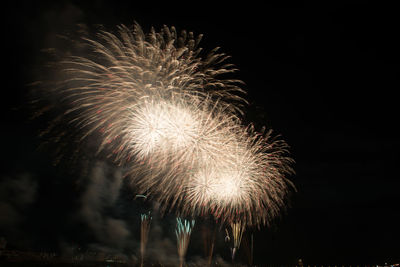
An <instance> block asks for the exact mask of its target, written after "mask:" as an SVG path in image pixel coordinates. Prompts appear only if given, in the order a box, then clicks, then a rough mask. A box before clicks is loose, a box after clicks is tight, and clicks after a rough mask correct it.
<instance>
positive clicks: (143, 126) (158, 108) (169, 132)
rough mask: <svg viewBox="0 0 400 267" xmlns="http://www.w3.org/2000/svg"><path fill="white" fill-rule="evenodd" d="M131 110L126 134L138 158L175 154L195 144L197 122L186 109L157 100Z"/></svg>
mask: <svg viewBox="0 0 400 267" xmlns="http://www.w3.org/2000/svg"><path fill="white" fill-rule="evenodd" d="M135 109H136V110H135V112H132V117H131V118H129V119H130V120H131V123H130V125H129V126H128V129H127V131H128V132H129V133H130V135H131V142H132V147H133V150H134V151H136V153H137V154H138V155H139V156H143V157H147V156H149V155H151V154H152V153H161V154H166V153H174V152H178V151H181V150H182V149H185V148H188V147H190V146H193V143H194V142H195V141H196V138H197V136H198V129H199V128H200V122H199V120H198V119H197V120H196V118H195V117H194V115H195V114H194V113H193V112H190V110H189V109H188V108H187V107H186V108H185V107H183V106H180V105H179V104H176V103H168V102H166V101H163V100H158V101H145V103H144V104H141V105H140V106H138V107H135Z"/></svg>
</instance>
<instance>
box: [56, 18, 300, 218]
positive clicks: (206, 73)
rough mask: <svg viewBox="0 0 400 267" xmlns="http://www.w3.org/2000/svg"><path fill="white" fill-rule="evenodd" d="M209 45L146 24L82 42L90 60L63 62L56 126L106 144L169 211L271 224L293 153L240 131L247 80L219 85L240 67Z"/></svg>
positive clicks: (137, 182)
mask: <svg viewBox="0 0 400 267" xmlns="http://www.w3.org/2000/svg"><path fill="white" fill-rule="evenodd" d="M200 40H201V36H198V37H195V36H194V35H193V33H187V32H185V31H183V32H182V33H181V34H177V32H176V30H175V28H174V27H170V28H169V27H164V28H162V30H161V31H160V32H155V30H154V29H151V31H150V33H149V34H147V35H146V34H144V33H143V31H142V29H141V28H140V27H139V25H135V26H134V28H133V30H131V29H128V28H127V27H125V26H120V27H119V33H118V34H112V33H110V32H106V31H101V32H100V33H99V34H98V36H97V37H96V38H83V43H84V44H85V45H86V46H85V47H86V48H87V49H88V51H89V53H88V54H87V55H85V56H84V57H82V56H68V57H67V58H66V59H63V60H62V61H61V63H60V65H61V67H60V69H61V70H62V71H61V73H62V75H60V78H59V80H58V83H57V86H55V87H54V88H53V89H54V90H51V94H50V95H51V97H52V98H54V99H57V100H58V102H57V105H59V106H57V108H59V109H61V110H62V113H61V115H60V116H59V117H57V118H56V120H55V121H54V124H57V123H58V122H59V121H65V120H66V121H67V122H68V123H69V124H70V125H72V126H73V127H74V128H75V129H76V132H77V137H78V140H79V141H80V142H83V141H85V140H86V141H87V140H91V141H92V140H93V139H97V140H99V141H98V142H94V143H95V145H94V146H95V148H96V150H97V151H98V152H99V153H100V152H103V153H104V154H106V155H107V156H108V157H110V158H112V159H113V160H115V162H117V163H119V164H123V165H124V166H126V167H127V169H128V172H127V176H129V177H130V179H131V181H132V184H134V185H135V187H136V189H137V190H138V191H140V192H139V193H144V192H145V193H146V194H147V195H150V196H151V197H152V198H153V199H155V200H156V201H158V202H160V203H161V204H162V209H163V210H166V209H167V208H176V209H177V210H178V213H180V214H183V215H190V216H194V215H201V214H205V213H211V214H212V215H213V216H215V217H216V218H218V219H219V220H220V221H223V222H228V223H232V222H236V221H241V222H242V223H243V224H247V225H259V224H265V223H268V221H269V220H270V219H271V218H273V217H275V216H276V215H277V214H278V213H279V211H280V210H281V208H283V207H284V199H285V196H286V193H287V188H288V185H290V182H288V181H287V180H286V179H285V176H286V175H287V174H290V173H291V172H292V169H291V167H290V163H291V159H290V158H289V157H288V156H287V148H288V147H287V145H286V143H285V142H283V141H282V140H277V139H274V138H273V137H272V135H271V133H270V132H268V133H267V134H265V135H260V134H256V133H255V131H254V130H253V129H252V127H247V128H244V127H243V126H241V123H240V119H239V117H240V115H241V114H242V111H241V108H242V105H243V104H244V103H245V101H244V100H243V99H242V98H241V97H240V95H241V94H242V93H243V90H242V89H241V88H240V87H239V85H240V84H241V82H240V81H238V80H234V79H222V78H219V77H221V75H222V74H227V73H232V72H234V71H235V70H236V69H235V68H234V67H233V66H232V65H230V64H226V63H225V61H226V59H227V58H228V57H227V56H226V55H225V54H223V53H218V50H217V49H215V50H212V51H211V52H210V53H209V54H208V55H206V56H205V57H201V56H200V54H201V53H200V51H201V48H199V46H198V44H199V42H200ZM53 126H54V125H52V127H53ZM68 130H70V129H68ZM65 132H66V131H65V130H64V131H63V133H62V134H60V135H59V136H58V139H62V138H63V136H64V133H65Z"/></svg>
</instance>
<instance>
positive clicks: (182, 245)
mask: <svg viewBox="0 0 400 267" xmlns="http://www.w3.org/2000/svg"><path fill="white" fill-rule="evenodd" d="M194 224H195V220H187V219H183V220H182V219H181V218H180V217H177V218H176V230H175V234H176V242H177V248H178V255H179V266H180V267H182V266H183V264H184V262H185V255H186V251H187V248H188V246H189V241H190V235H191V233H192V230H193V227H194Z"/></svg>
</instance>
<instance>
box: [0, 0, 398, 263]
mask: <svg viewBox="0 0 400 267" xmlns="http://www.w3.org/2000/svg"><path fill="white" fill-rule="evenodd" d="M80 2H81V1H57V3H53V1H41V2H40V3H39V4H37V3H34V2H32V3H31V2H21V1H14V2H13V4H9V5H8V6H7V8H6V9H5V10H3V13H5V16H3V20H4V22H3V23H2V25H3V31H2V38H3V44H5V47H3V61H2V62H3V64H4V66H5V69H6V72H5V75H4V71H3V79H2V84H3V86H2V97H1V109H2V112H1V121H2V131H1V140H2V141H3V146H2V153H1V155H2V158H1V161H2V168H1V174H0V175H1V176H0V186H1V187H0V193H1V194H0V212H1V213H0V236H6V237H7V240H9V244H10V246H16V247H24V246H26V247H29V246H32V244H35V245H37V244H40V246H43V247H46V246H52V245H54V244H55V243H58V244H59V243H60V242H61V241H60V240H64V241H63V242H64V243H68V242H72V241H71V240H68V238H67V236H71V235H72V236H73V234H71V233H72V232H74V233H76V231H79V229H83V228H82V227H84V226H82V224H85V222H86V221H85V220H83V219H79V218H77V217H79V216H77V215H76V213H75V212H74V209H77V207H79V205H80V203H81V202H79V201H81V200H82V195H85V192H86V193H87V191H85V190H83V193H82V191H79V190H77V189H76V188H77V186H76V184H74V182H66V180H68V179H67V177H68V175H67V174H65V173H63V172H62V171H60V170H59V169H57V168H55V167H53V166H52V165H51V160H50V159H49V158H50V156H49V155H48V154H46V152H43V151H38V150H37V149H36V147H37V145H38V142H39V141H38V139H37V138H36V137H35V132H36V131H37V128H38V126H37V125H35V124H34V123H32V122H30V121H29V120H28V119H27V117H28V115H29V113H28V111H27V110H28V109H27V103H26V100H27V98H26V94H27V90H28V87H27V86H26V85H27V84H29V83H30V82H31V81H34V80H35V75H34V73H35V71H36V69H37V67H38V66H39V65H40V64H41V63H42V58H41V56H42V54H41V53H40V50H41V49H43V48H47V47H51V46H54V45H55V44H56V41H55V40H56V38H55V36H56V34H61V33H65V32H68V31H71V30H73V29H74V25H75V24H76V23H85V24H88V25H94V24H103V25H105V27H106V28H107V29H109V30H115V25H118V24H121V23H123V24H126V25H130V24H132V23H133V22H134V21H137V22H138V23H139V24H141V25H142V26H143V27H144V28H145V29H149V28H150V26H155V27H156V29H159V27H161V26H162V25H163V24H166V25H171V26H172V25H173V26H175V27H176V28H177V29H178V30H182V29H186V30H190V31H193V32H194V33H195V34H200V33H202V34H204V35H205V36H204V38H203V41H202V43H201V46H202V47H204V48H205V50H206V51H209V50H210V49H212V48H214V47H216V46H220V47H221V48H222V49H221V51H224V52H226V53H227V54H230V55H231V56H232V59H231V62H232V63H234V64H235V65H236V66H237V67H238V68H239V69H240V71H239V72H238V73H237V75H236V77H237V78H239V79H241V80H243V81H244V82H245V83H246V85H245V89H246V90H247V91H248V92H249V93H248V99H249V101H250V106H249V107H248V110H247V117H246V119H248V120H249V121H253V122H254V123H255V124H256V125H258V126H262V125H267V126H268V127H270V128H272V129H274V130H275V132H277V133H280V134H281V135H282V136H283V138H284V139H285V140H286V141H287V142H288V143H289V145H290V146H291V152H292V155H293V157H294V159H295V160H296V164H295V170H296V173H297V174H296V175H295V176H293V177H291V180H292V181H293V182H294V183H295V185H296V187H297V190H298V192H297V193H296V194H294V195H293V197H292V200H291V207H290V208H289V209H288V211H287V213H286V214H285V215H283V217H282V219H281V220H279V221H278V222H277V223H276V225H275V226H274V227H272V228H271V229H263V230H262V231H260V232H258V234H257V236H256V246H255V261H256V262H259V263H267V262H278V263H294V262H295V261H296V259H298V258H303V261H304V262H305V264H307V263H309V264H314V263H316V264H346V263H353V264H357V263H359V264H363V263H380V264H383V263H384V262H388V263H393V262H399V261H400V253H399V251H400V245H399V243H397V242H396V241H397V240H400V230H399V227H398V221H399V213H400V208H399V207H400V206H399V200H398V197H397V194H398V190H399V188H400V180H399V175H398V165H397V164H398V159H399V156H398V151H399V148H400V146H399V137H398V130H397V129H396V128H397V124H398V122H399V120H398V114H399V113H398V109H397V106H398V96H397V95H396V94H395V93H396V91H398V88H399V85H400V81H399V79H400V78H399V77H400V76H399V73H400V49H399V48H400V41H399V38H398V32H399V30H398V29H399V26H400V18H399V16H398V14H397V11H396V9H394V8H390V7H386V8H382V9H380V8H378V7H375V6H372V5H368V4H366V3H364V2H363V1H359V2H357V1H346V4H340V3H338V2H335V3H336V4H329V5H328V4H326V5H323V6H312V5H310V4H298V5H296V6H292V7H280V8H276V7H272V6H268V5H267V6H261V5H258V4H257V5H255V4H254V5H252V4H244V6H242V5H243V2H241V1H238V3H236V4H232V3H230V4H229V5H228V6H225V5H222V4H217V3H216V2H217V1H215V3H214V4H210V3H206V2H201V1H200V2H197V3H193V4H189V3H187V4H181V5H175V4H171V5H169V4H168V5H167V3H164V4H163V5H161V6H159V5H158V4H156V3H155V2H154V3H153V2H150V1H148V2H149V3H148V4H142V5H139V4H137V3H135V1H124V3H119V4H117V3H116V1H88V3H86V2H85V4H82V3H80ZM145 2H146V1H145ZM4 59H5V61H4ZM104 183H106V182H104ZM18 195H20V196H21V197H19V196H18ZM76 199H78V200H76ZM71 214H75V215H74V216H72V215H71ZM113 216H114V217H113V218H117V217H118V216H117V215H113ZM118 218H119V217H118ZM113 222H115V223H120V220H115V221H113ZM92 230H93V229H92ZM45 232H49V233H50V236H46V235H45V234H44V233H45ZM121 235H123V234H121ZM93 236H95V234H93V235H91V234H90V233H87V232H85V234H81V235H80V237H79V238H77V239H79V240H80V241H77V242H84V240H85V238H86V237H87V238H88V239H91V238H92V239H93V238H94V237H93ZM39 237H40V238H39ZM32 240H34V241H32ZM97 241H98V240H97ZM98 242H101V240H100V241H98ZM37 246H39V245H37ZM108 246H111V245H110V244H108Z"/></svg>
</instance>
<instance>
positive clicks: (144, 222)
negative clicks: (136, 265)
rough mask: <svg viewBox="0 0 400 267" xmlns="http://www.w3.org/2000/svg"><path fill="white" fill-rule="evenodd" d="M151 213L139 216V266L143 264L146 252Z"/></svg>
mask: <svg viewBox="0 0 400 267" xmlns="http://www.w3.org/2000/svg"><path fill="white" fill-rule="evenodd" d="M151 219H152V217H151V212H150V211H149V212H148V213H143V214H141V215H140V220H141V224H140V257H141V258H140V261H141V263H140V266H143V264H144V257H145V252H146V245H147V240H148V236H149V231H150V224H151Z"/></svg>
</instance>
